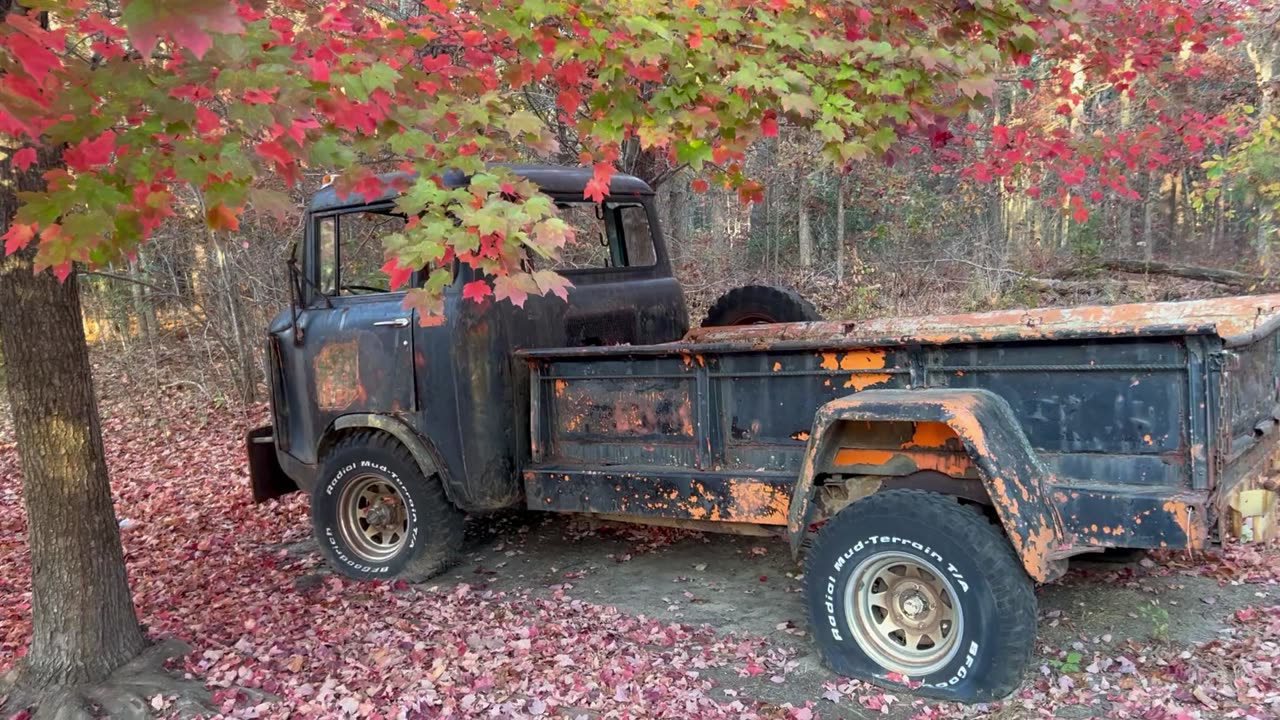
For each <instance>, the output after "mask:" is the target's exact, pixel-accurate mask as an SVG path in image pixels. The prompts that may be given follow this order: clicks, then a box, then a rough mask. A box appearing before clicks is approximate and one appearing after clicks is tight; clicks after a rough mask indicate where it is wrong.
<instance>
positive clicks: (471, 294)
mask: <svg viewBox="0 0 1280 720" xmlns="http://www.w3.org/2000/svg"><path fill="white" fill-rule="evenodd" d="M490 292H491V290H490V289H489V281H487V280H472V281H471V282H469V283H467V284H466V285H463V286H462V298H463V299H464V300H472V301H475V302H481V301H483V300H484V299H485V298H486V297H488V296H489V294H490Z"/></svg>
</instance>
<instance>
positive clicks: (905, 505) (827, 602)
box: [805, 490, 1036, 702]
mask: <svg viewBox="0 0 1280 720" xmlns="http://www.w3.org/2000/svg"><path fill="white" fill-rule="evenodd" d="M888 552H892V553H896V554H900V555H905V556H911V557H912V558H913V560H915V559H918V561H922V564H923V565H924V566H927V567H929V568H936V569H937V573H938V574H939V576H940V577H943V578H946V581H947V582H950V583H951V587H952V588H954V594H955V600H954V601H953V604H954V607H957V608H959V610H960V612H961V615H960V616H959V622H954V623H953V626H952V627H953V628H954V627H956V626H958V627H959V630H953V631H955V632H959V636H958V639H957V641H956V644H955V651H954V654H953V655H952V656H951V657H950V658H949V659H947V660H946V661H945V664H944V665H942V666H940V667H939V668H938V669H937V670H935V671H933V672H931V673H929V674H927V675H925V676H923V677H907V678H905V682H907V684H909V685H913V686H914V685H916V683H917V682H919V683H922V684H920V685H919V686H918V687H916V688H915V689H914V690H913V692H914V693H916V694H918V695H924V696H928V697H936V698H943V699H947V700H958V701H961V702H987V701H991V700H996V699H999V698H1002V697H1005V696H1007V695H1009V694H1010V693H1012V692H1013V691H1014V690H1016V689H1017V687H1018V685H1019V684H1020V682H1021V678H1022V675H1023V673H1024V671H1025V670H1026V668H1027V666H1028V665H1029V663H1030V660H1031V654H1032V651H1033V650H1034V649H1035V640H1036V597H1035V590H1034V586H1033V583H1032V581H1031V578H1030V577H1028V575H1027V573H1026V572H1025V570H1024V569H1023V566H1022V563H1021V561H1020V560H1019V559H1018V557H1017V555H1016V554H1015V553H1014V551H1013V547H1012V546H1011V545H1010V544H1009V541H1008V539H1007V538H1006V537H1005V536H1004V534H1003V532H1002V531H1001V530H1000V529H999V528H997V527H996V526H995V525H993V524H991V522H990V520H988V519H987V518H985V517H983V516H981V515H979V514H977V513H974V512H972V511H970V510H966V509H965V508H964V507H963V506H962V505H961V504H960V503H958V502H957V501H956V500H955V499H954V498H951V497H948V496H946V495H939V494H937V493H930V492H923V491H920V490H886V491H884V492H880V493H876V494H874V495H871V496H870V497H867V498H864V499H862V500H859V501H857V502H855V503H853V504H852V505H850V506H848V507H846V508H845V509H843V510H841V511H840V512H839V513H837V514H836V516H835V517H833V518H832V519H831V520H829V521H828V522H827V523H826V524H825V525H823V526H822V527H821V528H820V529H819V532H818V536H817V539H816V541H815V543H814V546H813V549H812V550H811V551H810V553H809V555H808V557H807V559H806V563H805V594H806V602H807V604H808V606H809V615H810V626H811V629H812V631H813V636H814V638H815V641H816V644H817V646H818V649H819V651H820V652H821V654H822V658H823V660H824V661H825V662H826V664H827V665H828V666H829V667H830V668H831V669H833V670H835V671H836V672H838V673H840V674H842V675H846V676H848V677H853V678H858V679H861V680H866V681H868V682H872V683H876V684H879V685H883V686H891V687H893V686H896V687H901V683H895V681H894V680H891V679H890V678H889V677H886V676H887V675H889V673H890V672H891V671H890V670H889V669H887V668H885V667H884V666H883V665H881V664H880V663H879V662H878V661H876V660H875V659H873V657H872V656H871V655H870V654H868V652H867V651H866V650H864V648H863V646H862V644H861V643H860V641H859V640H858V639H857V637H858V632H857V631H855V630H854V629H851V627H850V622H849V612H848V611H847V610H846V606H845V603H844V598H845V589H846V584H847V583H849V582H850V580H851V579H852V577H853V574H854V572H855V570H856V569H857V568H859V567H866V565H864V563H865V562H872V563H874V562H876V561H875V560H873V559H872V558H877V557H885V556H886V553H888ZM873 592H874V591H873ZM853 593H854V595H855V596H857V588H856V587H855V588H854V589H853ZM939 662H941V659H940V660H939Z"/></svg>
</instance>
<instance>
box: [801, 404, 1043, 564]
mask: <svg viewBox="0 0 1280 720" xmlns="http://www.w3.org/2000/svg"><path fill="white" fill-rule="evenodd" d="M846 420H855V421H870V422H875V421H897V422H941V423H945V424H946V425H948V426H949V427H950V428H951V429H952V430H953V431H955V433H956V435H957V436H959V438H960V440H961V442H962V443H963V445H964V448H965V450H966V451H967V452H968V453H969V457H970V458H971V459H972V460H973V463H974V465H975V466H976V467H977V468H978V474H979V475H980V476H981V478H982V481H983V484H984V485H985V486H986V489H987V492H988V494H989V495H990V496H991V501H992V504H993V505H994V506H995V509H996V512H997V514H998V515H999V517H1000V521H1001V523H1002V524H1003V525H1004V529H1005V533H1006V535H1008V537H1009V541H1010V543H1011V544H1012V545H1013V548H1014V550H1015V551H1016V552H1017V553H1018V556H1019V557H1020V558H1021V559H1022V564H1023V567H1025V568H1026V570H1027V574H1029V575H1030V576H1031V577H1032V578H1034V579H1036V580H1037V581H1040V582H1046V581H1048V580H1052V579H1054V578H1056V577H1058V576H1060V575H1061V574H1062V573H1063V572H1064V571H1065V569H1066V561H1065V560H1062V559H1059V558H1056V557H1054V551H1055V550H1056V549H1057V548H1058V547H1059V546H1060V545H1061V543H1062V538H1063V531H1062V521H1061V519H1060V518H1059V517H1058V512H1057V508H1056V507H1055V506H1054V505H1053V503H1052V502H1051V500H1050V498H1049V494H1048V492H1047V488H1048V486H1049V485H1050V484H1051V483H1052V474H1051V473H1050V472H1049V470H1048V468H1046V467H1045V465H1044V464H1043V463H1042V462H1041V461H1040V459H1039V457H1037V455H1036V453H1035V450H1033V449H1032V448H1031V445H1030V444H1029V443H1028V442H1027V438H1026V435H1025V434H1024V433H1023V432H1022V427H1021V425H1019V424H1018V421H1017V418H1016V417H1015V416H1014V414H1013V409H1012V408H1011V407H1009V403H1008V402H1006V401H1005V400H1004V398H1002V397H1000V396H999V395H996V394H995V393H993V392H990V391H988V390H978V389H971V390H970V389H967V390H952V389H946V388H938V389H924V390H895V389H886V390H865V391H862V392H859V393H855V394H853V395H849V396H846V397H843V398H838V399H836V400H832V401H831V402H829V403H827V404H826V405H823V406H822V407H821V408H819V409H818V413H817V415H816V417H815V418H814V422H813V430H812V432H811V433H810V434H809V442H808V446H807V447H806V448H805V454H804V462H803V464H802V465H801V468H800V477H799V480H798V481H797V483H796V487H795V491H794V492H793V493H792V496H791V504H790V507H789V508H788V511H787V532H788V535H789V537H790V541H791V551H792V554H793V555H799V552H800V545H801V543H802V542H803V541H804V537H805V534H806V532H807V530H808V526H809V519H810V517H811V516H812V510H813V498H814V489H815V488H814V484H815V480H816V477H815V476H816V468H817V467H818V462H819V459H820V458H821V457H823V453H824V452H827V451H828V447H827V444H828V441H829V440H830V438H831V436H832V435H833V433H834V430H835V426H836V425H837V424H838V423H840V422H842V421H846Z"/></svg>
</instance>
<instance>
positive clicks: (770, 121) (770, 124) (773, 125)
mask: <svg viewBox="0 0 1280 720" xmlns="http://www.w3.org/2000/svg"><path fill="white" fill-rule="evenodd" d="M760 132H762V133H764V136H765V137H777V136H778V118H777V117H776V116H774V115H773V113H769V114H768V115H765V116H764V117H763V118H761V119H760Z"/></svg>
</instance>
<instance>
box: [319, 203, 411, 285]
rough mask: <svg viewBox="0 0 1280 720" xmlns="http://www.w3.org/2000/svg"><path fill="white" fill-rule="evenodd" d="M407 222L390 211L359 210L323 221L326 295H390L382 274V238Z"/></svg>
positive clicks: (322, 262)
mask: <svg viewBox="0 0 1280 720" xmlns="http://www.w3.org/2000/svg"><path fill="white" fill-rule="evenodd" d="M404 224H405V219H404V217H403V216H400V215H396V214H393V213H391V212H390V211H387V210H358V211H356V212H351V213H346V214H343V215H334V216H330V217H325V218H321V219H320V220H319V225H318V226H317V228H316V236H317V237H318V238H319V241H320V254H319V258H320V291H321V292H323V293H324V294H326V295H361V294H367V293H377V292H388V291H390V289H391V285H390V282H391V279H390V278H389V277H387V274H386V273H384V272H383V271H382V265H383V264H384V262H385V261H384V260H383V256H384V254H383V248H382V238H383V237H385V236H386V235H389V234H390V233H394V232H400V231H401V230H403V229H404Z"/></svg>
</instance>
